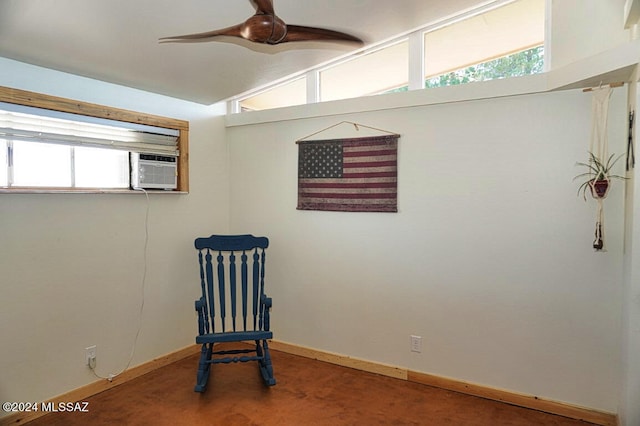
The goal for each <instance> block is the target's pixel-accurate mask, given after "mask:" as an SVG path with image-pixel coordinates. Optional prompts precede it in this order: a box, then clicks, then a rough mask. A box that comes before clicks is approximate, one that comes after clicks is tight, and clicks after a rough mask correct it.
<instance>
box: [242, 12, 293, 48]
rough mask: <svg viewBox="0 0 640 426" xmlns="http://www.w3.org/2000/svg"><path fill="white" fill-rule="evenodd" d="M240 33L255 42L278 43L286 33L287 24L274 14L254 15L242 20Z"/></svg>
mask: <svg viewBox="0 0 640 426" xmlns="http://www.w3.org/2000/svg"><path fill="white" fill-rule="evenodd" d="M241 34H242V37H243V38H245V39H247V40H251V41H253V42H256V43H267V44H278V43H280V42H281V41H282V40H283V39H284V38H285V36H286V35H287V25H286V24H285V23H284V21H283V20H282V19H280V18H278V17H277V16H275V15H254V16H252V17H251V18H249V19H247V20H246V21H245V22H244V24H243V25H242V30H241Z"/></svg>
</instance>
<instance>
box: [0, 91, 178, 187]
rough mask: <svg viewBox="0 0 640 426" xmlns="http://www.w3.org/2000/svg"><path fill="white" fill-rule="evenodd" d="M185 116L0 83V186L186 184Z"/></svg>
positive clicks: (165, 185)
mask: <svg viewBox="0 0 640 426" xmlns="http://www.w3.org/2000/svg"><path fill="white" fill-rule="evenodd" d="M188 141H189V123H188V122H187V121H183V120H176V119H172V118H166V117H160V116H155V115H150V114H145V113H139V112H133V111H128V110H122V109H118V108H111V107H106V106H101V105H96V104H90V103H86V102H80V101H74V100H70V99H65V98H59V97H55V96H49V95H44V94H39V93H33V92H27V91H23V90H19V89H12V88H6V87H0V192H57V191H78V192H121V191H129V190H134V189H145V190H147V189H149V190H167V191H169V192H188V191H189V149H188V146H189V142H188Z"/></svg>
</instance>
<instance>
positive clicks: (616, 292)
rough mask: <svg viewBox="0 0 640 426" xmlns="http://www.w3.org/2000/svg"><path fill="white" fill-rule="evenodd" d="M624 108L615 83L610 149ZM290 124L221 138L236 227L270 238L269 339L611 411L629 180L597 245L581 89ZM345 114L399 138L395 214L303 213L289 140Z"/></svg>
mask: <svg viewBox="0 0 640 426" xmlns="http://www.w3.org/2000/svg"><path fill="white" fill-rule="evenodd" d="M491 84H493V85H494V86H495V87H498V86H499V85H500V84H508V83H507V82H491ZM461 90H462V89H461ZM425 96H426V95H425ZM390 99H391V97H390ZM360 102H361V103H362V108H363V109H364V108H366V105H367V100H366V99H362V100H361V101H360ZM309 108H313V107H312V106H310V107H309ZM297 111H299V110H297ZM625 111H626V107H625V93H624V90H620V91H617V92H616V93H615V95H614V100H613V103H612V112H611V114H612V122H611V132H612V134H611V151H615V152H621V151H622V150H623V149H624V147H623V145H622V144H623V141H624V129H625V115H626V112H625ZM288 116H289V111H288V110H287V109H284V110H282V113H281V116H280V117H279V118H280V120H281V121H275V122H272V123H265V124H256V125H245V126H235V127H231V128H229V129H228V133H227V139H228V143H229V149H230V171H231V179H230V181H231V231H232V232H255V233H260V234H265V235H267V236H269V237H270V238H271V248H270V255H269V257H270V266H269V268H268V284H267V285H268V287H267V290H268V293H269V294H270V295H271V296H273V298H274V308H273V314H272V320H273V322H272V323H273V329H274V330H275V339H277V340H281V341H286V342H291V343H294V344H298V345H304V346H309V347H313V348H317V349H321V350H326V351H332V352H337V353H341V354H345V355H348V356H353V357H359V358H364V359H369V360H373V361H377V362H381V363H387V364H392V365H398V366H405V367H408V368H410V369H413V370H417V371H422V372H427V373H433V374H436V375H441V376H448V377H452V378H456V379H460V380H465V381H470V382H476V383H480V384H483V385H487V386H492V387H497V388H503V389H509V390H512V391H516V392H523V393H528V394H534V395H538V396H540V397H544V398H551V399H554V400H559V401H565V402H568V403H573V404H578V405H582V406H587V407H592V408H596V409H601V410H605V411H609V412H617V408H618V407H617V404H618V395H619V380H620V371H619V357H620V310H621V292H622V242H623V235H622V233H623V185H620V184H619V185H617V186H616V187H615V188H613V192H612V193H611V194H610V195H609V198H608V200H607V211H606V212H607V217H606V232H607V237H608V251H607V252H606V253H594V252H593V250H592V248H591V242H592V237H593V229H594V220H595V210H594V209H595V206H594V203H593V202H590V203H585V202H584V201H583V200H582V199H581V198H579V197H577V196H576V189H577V184H576V183H575V182H572V177H573V176H574V175H575V174H577V173H578V170H577V169H576V168H575V167H574V164H575V162H576V161H578V160H583V159H585V158H586V155H587V153H586V152H587V149H588V140H589V138H588V135H589V122H590V96H589V95H588V94H584V93H582V92H581V91H572V92H564V93H550V94H539V95H526V96H513V97H507V98H500V99H487V100H478V101H472V102H456V103H450V104H447V103H444V104H439V105H430V106H422V107H408V108H400V109H393V110H388V111H378V112H367V113H355V114H347V115H341V116H339V117H324V118H309V119H295V120H288ZM342 120H349V121H354V122H358V123H361V124H364V125H368V126H372V127H377V128H381V129H386V130H389V131H392V132H397V133H400V134H401V139H400V148H399V188H398V190H399V212H398V213H397V214H382V213H380V214H377V213H335V212H314V211H298V210H296V196H297V192H296V191H297V145H296V144H295V143H294V142H295V140H296V139H298V138H302V137H304V136H306V135H308V134H311V133H313V132H315V131H318V130H320V129H323V128H325V127H327V126H330V125H333V124H336V123H338V122H339V121H342ZM354 135H355V131H351V133H349V134H345V135H344V136H354ZM410 334H417V335H420V336H422V338H423V352H422V353H421V354H416V353H411V352H410V350H409V335H410ZM275 367H276V371H277V366H275Z"/></svg>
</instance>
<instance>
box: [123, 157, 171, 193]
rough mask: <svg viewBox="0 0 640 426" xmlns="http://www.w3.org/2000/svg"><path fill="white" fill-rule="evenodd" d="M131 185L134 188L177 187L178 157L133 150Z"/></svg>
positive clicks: (169, 188)
mask: <svg viewBox="0 0 640 426" xmlns="http://www.w3.org/2000/svg"><path fill="white" fill-rule="evenodd" d="M131 186H132V188H134V189H165V190H172V189H176V188H177V187H178V158H177V157H174V156H167V155H156V154H143V153H135V152H132V153H131Z"/></svg>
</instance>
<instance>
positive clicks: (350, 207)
mask: <svg viewBox="0 0 640 426" xmlns="http://www.w3.org/2000/svg"><path fill="white" fill-rule="evenodd" d="M398 138H399V135H396V134H391V135H384V136H368V137H361V138H351V139H330V140H309V141H298V142H297V143H298V210H325V211H344V212H397V211H398Z"/></svg>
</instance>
